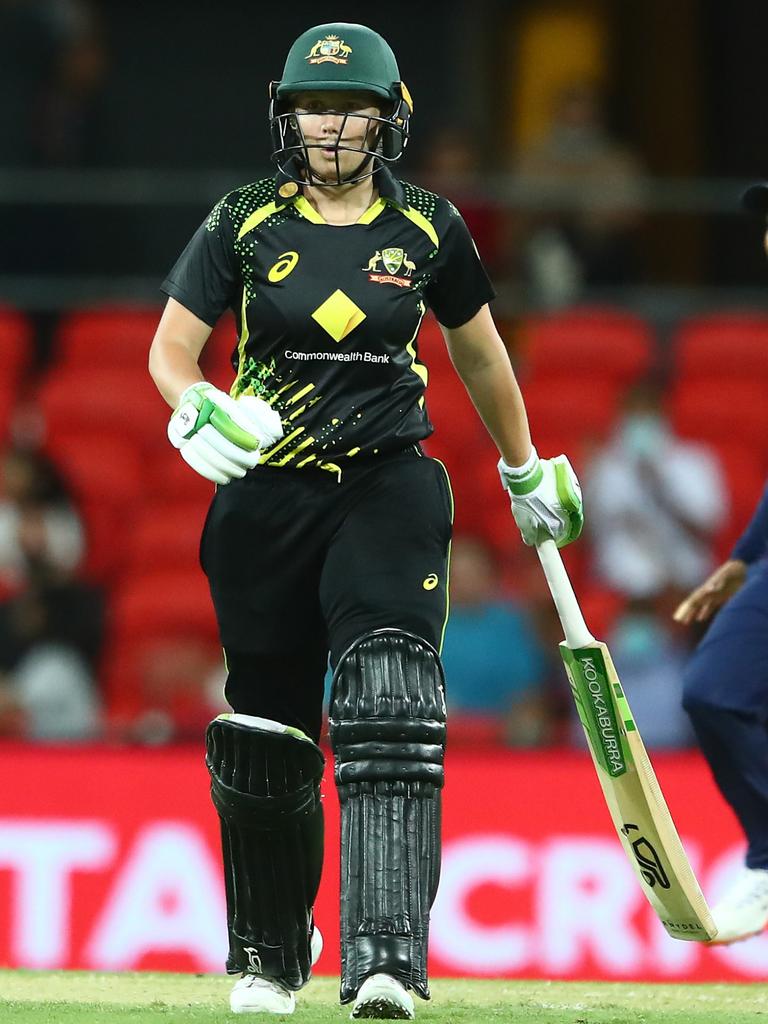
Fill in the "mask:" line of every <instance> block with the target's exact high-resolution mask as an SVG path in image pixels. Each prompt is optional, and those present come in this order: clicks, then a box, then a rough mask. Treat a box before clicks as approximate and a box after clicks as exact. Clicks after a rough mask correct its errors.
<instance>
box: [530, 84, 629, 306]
mask: <svg viewBox="0 0 768 1024" xmlns="http://www.w3.org/2000/svg"><path fill="white" fill-rule="evenodd" d="M516 170H517V178H518V185H519V186H520V187H521V188H523V189H525V191H526V194H527V195H529V196H530V198H531V200H536V203H537V205H538V204H540V212H536V213H534V214H530V215H526V216H523V217H522V218H521V224H520V235H521V243H520V244H521V246H522V258H523V261H524V264H525V270H526V273H527V277H528V281H529V284H530V286H531V288H532V291H533V293H534V297H535V299H536V300H537V301H538V302H540V303H541V304H543V305H545V306H549V307H555V306H560V305H565V304H567V303H569V302H573V301H574V300H575V299H577V298H578V296H579V295H580V294H581V293H582V291H583V290H584V289H588V288H600V287H604V286H613V285H618V284H624V283H626V282H628V281H631V279H632V278H633V276H634V274H635V241H634V229H635V228H636V226H637V223H638V207H639V200H640V198H641V190H642V170H641V165H640V162H639V160H638V159H637V158H636V157H635V156H634V154H632V153H631V152H630V151H629V150H627V149H626V148H624V147H623V146H621V145H619V144H618V143H617V142H615V141H614V140H613V139H611V138H610V136H609V134H608V132H607V130H606V127H605V125H604V123H603V119H602V112H601V109H600V100H599V96H598V92H597V89H596V87H595V86H594V85H592V84H591V83H589V82H575V83H572V84H571V85H569V86H568V87H567V88H565V89H563V90H562V91H561V92H560V93H559V94H558V96H557V99H556V102H555V107H554V111H553V116H552V124H551V127H550V129H549V132H548V133H547V134H546V135H545V136H544V138H542V139H541V140H540V141H539V142H537V143H536V144H535V145H533V146H532V147H531V148H530V149H528V150H527V151H525V152H523V153H522V154H521V157H520V160H519V163H518V166H517V169H516Z"/></svg>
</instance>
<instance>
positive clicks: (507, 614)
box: [442, 537, 550, 747]
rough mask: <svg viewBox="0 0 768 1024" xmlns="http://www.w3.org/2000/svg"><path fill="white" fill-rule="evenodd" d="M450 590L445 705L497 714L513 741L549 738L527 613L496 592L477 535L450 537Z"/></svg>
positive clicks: (539, 658) (492, 567)
mask: <svg viewBox="0 0 768 1024" xmlns="http://www.w3.org/2000/svg"><path fill="white" fill-rule="evenodd" d="M450 591H451V608H450V615H449V617H448V625H447V628H446V631H445V640H444V643H443V652H442V658H443V666H444V668H445V676H446V700H447V703H448V708H449V710H450V711H451V712H453V713H454V714H458V715H460V716H462V717H465V718H467V719H469V718H471V717H472V716H485V717H492V716H495V717H496V718H497V719H499V721H500V724H501V725H502V728H503V732H504V736H505V739H506V741H507V742H508V743H510V744H511V745H513V746H523V747H530V746H536V745H538V744H540V743H542V742H545V741H547V740H548V739H549V738H550V720H549V707H548V702H547V700H546V696H545V694H544V692H543V690H542V686H541V679H542V671H543V666H544V658H543V655H542V652H541V650H540V648H539V645H538V643H537V640H536V637H535V633H534V631H533V628H532V624H531V622H530V621H529V620H528V618H527V616H526V615H525V613H524V612H523V611H522V610H521V609H520V608H519V607H518V606H517V605H516V604H515V603H514V602H512V601H510V600H507V599H504V598H503V597H502V596H501V594H500V593H499V580H498V573H497V568H496V564H495V561H494V559H493V556H492V555H491V552H490V549H489V548H488V547H487V545H486V544H485V543H484V542H483V541H481V540H479V539H475V538H470V537H459V538H456V540H455V541H454V543H453V546H452V550H451V581H450ZM501 731H502V729H500V730H499V732H501Z"/></svg>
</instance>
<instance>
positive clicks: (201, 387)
mask: <svg viewBox="0 0 768 1024" xmlns="http://www.w3.org/2000/svg"><path fill="white" fill-rule="evenodd" d="M282 436H283V427H282V424H281V423H280V416H279V415H278V414H277V412H276V411H275V410H274V409H273V408H272V406H271V405H269V404H268V403H267V402H265V401H264V400H263V399H261V398H256V397H255V396H254V395H245V396H244V397H242V398H239V399H237V400H235V399H234V398H232V397H230V395H228V394H226V393H225V392H224V391H219V389H218V388H215V387H214V386H213V384H209V383H208V382H207V381H204V380H201V381H198V382H197V383H196V384H192V385H190V387H188V388H187V389H186V390H185V391H184V392H183V393H182V395H181V397H180V398H179V404H178V405H177V407H176V409H175V410H174V411H173V414H172V416H171V418H170V420H169V421H168V439H169V440H170V442H171V444H172V445H173V446H174V448H178V449H179V451H180V452H181V457H182V458H183V459H184V461H185V462H187V463H188V464H189V465H190V466H191V467H192V469H194V470H195V471H196V472H197V473H199V474H200V475H201V476H204V477H205V478H206V480H212V481H213V482H214V483H217V484H228V483H229V482H230V480H234V479H239V478H240V477H243V476H245V474H246V472H247V471H248V470H249V469H253V468H254V466H255V465H256V464H257V463H258V461H259V457H260V455H261V452H262V449H264V448H269V447H270V446H271V445H273V444H274V443H275V441H277V440H278V439H279V438H281V437H282Z"/></svg>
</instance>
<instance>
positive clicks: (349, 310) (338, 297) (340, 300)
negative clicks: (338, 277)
mask: <svg viewBox="0 0 768 1024" xmlns="http://www.w3.org/2000/svg"><path fill="white" fill-rule="evenodd" d="M312 319H313V320H315V321H316V322H317V323H319V324H320V326H321V327H322V328H323V330H324V331H326V332H327V333H328V334H330V336H331V337H332V338H333V340H334V341H342V340H343V339H344V338H346V337H347V335H348V334H351V333H352V331H354V329H355V328H356V327H358V326H359V325H360V324H361V323H362V322H363V320H365V313H364V312H363V311H362V309H360V307H359V306H356V305H355V303H354V302H353V301H352V299H350V297H349V296H348V295H345V294H344V292H343V291H342V290H341V289H340V288H337V289H336V291H335V292H334V293H333V295H329V296H328V298H327V299H326V300H325V302H324V303H323V304H322V305H321V306H318V307H317V309H316V310H315V311H314V313H313V314H312Z"/></svg>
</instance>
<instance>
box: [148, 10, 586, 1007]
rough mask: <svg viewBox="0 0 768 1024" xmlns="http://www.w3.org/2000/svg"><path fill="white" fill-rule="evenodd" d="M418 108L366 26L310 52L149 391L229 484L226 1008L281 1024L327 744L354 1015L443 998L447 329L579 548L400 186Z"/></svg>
mask: <svg viewBox="0 0 768 1024" xmlns="http://www.w3.org/2000/svg"><path fill="white" fill-rule="evenodd" d="M411 112H412V102H411V98H410V95H409V93H408V90H407V89H406V87H405V85H404V84H403V83H402V81H401V79H400V73H399V71H398V67H397V63H396V60H395V57H394V54H393V53H392V50H391V49H390V48H389V46H388V45H387V43H386V42H385V41H384V40H383V39H382V38H381V36H379V35H377V34H376V33H375V32H373V31H371V30H370V29H368V28H366V27H365V26H362V25H353V24H328V25H320V26H318V27H316V28H312V29H310V30H309V31H308V32H305V33H304V34H303V35H302V36H300V38H299V39H297V40H296V42H295V43H294V45H293V46H292V47H291V50H290V52H289V54H288V58H287V61H286V64H285V70H284V73H283V76H282V78H281V80H280V81H279V82H274V83H273V84H272V86H271V101H270V114H269V118H270V130H271V134H272V142H273V148H274V153H273V157H274V160H275V162H276V164H277V168H278V170H277V174H276V176H275V177H274V178H269V179H265V180H262V181H257V182H255V183H252V184H249V185H245V186H243V187H242V188H238V189H236V190H235V191H234V192H231V193H230V194H229V195H227V196H225V197H224V198H223V199H222V200H221V201H220V202H219V203H217V204H216V206H215V207H214V209H213V211H212V212H211V214H210V216H209V217H208V218H207V220H206V221H205V222H204V224H203V225H202V226H201V227H200V228H199V230H198V231H197V233H196V234H195V235H194V237H193V238H192V240H191V241H190V243H189V244H188V246H187V248H186V249H185V250H184V252H183V253H182V255H181V257H180V259H179V260H178V262H177V263H176V265H175V266H174V268H173V269H172V270H171V272H170V274H169V276H168V278H167V280H166V281H165V282H164V285H163V290H164V291H165V292H166V293H167V295H168V296H169V299H168V303H167V305H166V308H165V311H164V313H163V316H162V318H161V321H160V324H159V326H158V329H157V333H156V336H155V339H154V341H153V343H152V349H151V353H150V372H151V374H152V376H153V378H154V380H155V382H156V384H157V387H158V389H159V390H160V392H161V393H162V395H163V397H164V398H165V399H166V401H167V402H168V403H169V405H171V406H172V407H173V408H174V412H173V414H172V416H171V418H170V422H169V427H168V434H169V437H170V440H171V442H172V443H173V444H174V445H175V446H176V447H177V448H178V449H179V450H180V453H181V456H182V458H183V459H185V460H186V462H187V463H188V464H189V465H190V467H191V468H192V469H194V470H196V471H197V472H198V473H200V474H202V475H203V476H204V477H206V478H207V479H209V480H212V481H214V482H215V483H216V484H217V485H218V487H217V490H216V494H215V496H214V498H213V501H212V504H211V507H210V511H209V513H208V517H207V520H206V524H205V528H204V531H203V537H202V541H201V549H200V555H201V562H202V566H203V569H204V570H205V572H206V574H207V576H208V580H209V583H210V589H211V595H212V598H213V603H214V606H215V609H216V615H217V620H218V625H219V630H220V634H221V641H222V645H223V648H224V653H225V657H226V664H227V669H228V677H227V683H226V697H227V700H228V702H229V703H230V705H231V706H232V708H233V711H234V713H233V714H231V715H223V716H220V717H219V718H217V719H216V720H215V721H213V722H212V723H211V725H210V726H209V728H208V731H207V736H206V751H207V753H206V761H207V765H208V769H209V772H210V776H211V787H212V796H213V801H214V805H215V807H216V809H217V811H218V813H219V816H220V819H221V834H222V849H223V863H224V877H225V885H226V895H227V917H228V930H229V943H230V951H229V957H228V960H227V970H228V971H229V972H230V973H232V974H239V975H241V977H240V978H239V980H238V981H237V982H236V983H235V986H234V989H233V991H232V995H231V1007H232V1009H233V1010H234V1011H235V1012H271V1013H291V1012H292V1011H293V1008H294V1005H295V999H294V992H295V991H296V990H298V989H300V988H301V987H302V986H303V985H304V984H305V983H306V982H307V980H308V979H309V977H310V972H311V965H312V962H313V961H314V959H316V957H317V955H318V953H319V947H320V938H319V932H318V930H317V928H316V927H315V924H314V921H313V918H312V905H313V903H314V899H315V896H316V893H317V888H318V883H319V879H320V871H321V865H322V856H323V822H322V810H321V805H320V795H319V788H320V778H321V775H322V771H323V755H322V752H321V750H320V748H319V747H318V745H317V744H318V741H319V739H320V730H321V720H322V700H323V678H324V674H325V670H326V666H327V664H328V658H329V655H330V662H331V666H332V668H333V684H332V694H331V700H330V708H329V732H330V742H331V747H332V749H333V753H334V764H335V781H336V784H337V788H338V794H339V799H340V804H341V892H342V897H341V958H342V976H341V1001H342V1003H350V1002H351V1003H353V1006H352V1016H353V1017H356V1018H371V1017H374V1018H395V1019H411V1018H412V1017H413V1015H414V1002H413V997H412V994H411V993H414V992H415V993H416V994H417V995H419V996H421V997H422V998H424V999H427V998H429V988H428V983H427V966H426V957H427V938H428V927H429V911H430V907H431V905H432V901H433V900H434V897H435V892H436V889H437V881H438V875H439V863H440V792H441V787H442V785H443V751H444V745H445V701H444V680H443V673H442V668H441V665H440V659H439V650H440V645H441V640H442V634H443V629H444V626H445V620H446V615H447V602H448V593H447V588H448V552H449V542H450V535H451V520H452V501H451V493H450V487H449V483H448V480H447V478H446V474H445V470H444V469H443V467H442V465H441V464H440V463H438V462H436V461H435V460H433V459H430V458H427V457H425V456H424V454H423V452H422V450H421V447H420V442H421V441H422V440H423V439H424V438H426V437H427V436H428V435H429V434H430V432H431V430H432V427H431V424H430V422H429V419H428V415H427V410H426V407H425V398H424V392H425V386H426V382H427V368H426V367H425V366H424V365H423V364H422V363H421V362H419V358H418V351H417V348H416V344H417V342H416V339H417V335H418V331H419V325H420V324H421V321H422V318H423V317H424V315H425V313H426V311H427V309H431V310H432V311H433V313H434V315H435V316H436V318H437V320H438V321H439V323H440V324H441V326H442V329H443V332H444V335H445V339H446V342H447V345H448V347H449V350H450V354H451V357H452V359H453V362H454V364H455V366H456V369H457V371H458V373H459V375H460V376H461V378H462V380H463V381H464V383H465V385H466V387H467V390H468V391H469V394H470V396H471V398H472V400H473V402H474V404H475V406H476V407H477V410H478V412H479V414H480V416H481V417H482V419H483V421H484V423H485V425H486V426H487V429H488V431H489V432H490V434H491V436H492V437H493V440H494V441H495V443H496V445H497V447H498V449H499V452H500V453H501V456H502V457H501V460H500V463H499V468H500V473H501V477H502V482H503V484H504V486H505V487H506V489H507V490H508V491H509V493H510V495H511V499H512V510H513V515H514V517H515V520H516V522H517V524H518V526H519V527H520V530H521V532H522V534H523V538H524V540H525V541H526V542H527V543H529V544H533V543H535V542H536V541H537V539H540V538H544V537H553V538H554V539H555V540H556V542H557V543H558V544H559V545H562V544H565V543H567V542H568V541H570V540H573V539H574V538H575V537H576V536H578V534H579V531H580V529H581V523H582V515H581V497H580V491H579V487H578V482H577V480H576V477H575V475H574V474H573V471H572V470H571V468H570V466H569V464H568V461H567V459H565V457H563V456H560V457H558V458H557V459H552V460H541V461H540V460H539V459H538V457H537V454H536V451H535V449H534V448H533V447H532V445H531V440H530V435H529V431H528V425H527V420H526V414H525V408H524V405H523V401H522V398H521V395H520V391H519V389H518V386H517V383H516V381H515V378H514V375H513V372H512V369H511V367H510V363H509V359H508V358H507V354H506V351H505V349H504V346H503V343H502V341H501V339H500V338H499V336H498V334H497V332H496V329H495V326H494V323H493V320H492V318H491V314H490V312H489V309H488V302H489V300H490V299H491V298H493V290H492V288H491V285H490V284H489V281H488V278H487V277H486V274H485V272H484V270H483V267H482V265H481V262H480V259H479V257H478V255H477V251H476V249H475V247H474V245H473V242H472V239H471V238H470V236H469V233H468V232H467V229H466V227H465V225H464V222H463V221H462V219H461V217H460V216H459V214H458V212H457V210H456V209H455V208H454V207H453V206H452V205H451V204H450V203H449V202H447V201H446V200H445V199H443V198H440V197H439V196H436V195H433V194H431V193H429V192H425V191H423V190H422V189H419V188H416V187H415V186H413V185H411V184H408V183H406V182H403V181H399V180H398V179H396V178H395V177H393V175H392V173H391V171H390V166H391V165H392V164H394V163H395V162H396V161H397V159H398V158H399V157H400V156H401V154H402V152H403V150H404V148H405V145H406V143H407V140H408V133H409V126H410V119H411ZM228 307H231V308H232V309H233V310H234V312H235V317H236V320H237V328H238V335H239V341H238V344H237V348H236V350H235V352H234V353H233V368H234V371H235V378H234V383H233V384H232V387H231V391H230V394H229V395H227V394H224V393H223V392H221V391H219V390H217V389H216V388H214V387H213V386H212V385H211V384H210V383H208V382H206V381H204V380H202V379H201V377H202V375H201V372H200V369H199V367H198V357H199V355H200V352H201V351H202V348H203V346H204V345H205V343H206V340H207V338H208V336H209V334H210V332H211V328H212V327H213V326H214V325H215V324H216V321H217V320H218V318H219V317H220V316H221V314H222V313H223V312H224V311H225V310H226V309H227V308H228Z"/></svg>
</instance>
